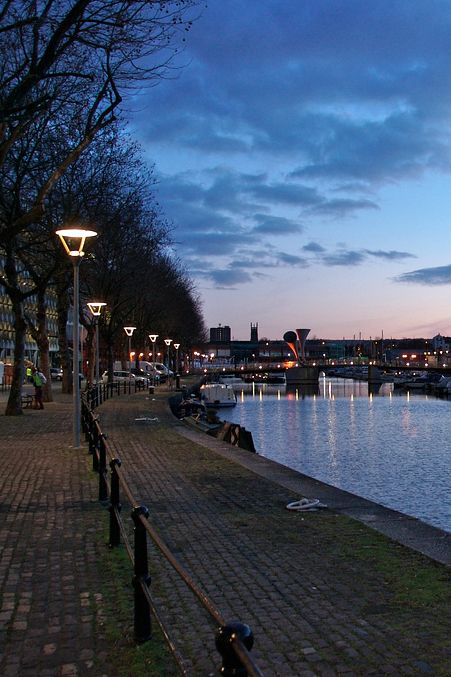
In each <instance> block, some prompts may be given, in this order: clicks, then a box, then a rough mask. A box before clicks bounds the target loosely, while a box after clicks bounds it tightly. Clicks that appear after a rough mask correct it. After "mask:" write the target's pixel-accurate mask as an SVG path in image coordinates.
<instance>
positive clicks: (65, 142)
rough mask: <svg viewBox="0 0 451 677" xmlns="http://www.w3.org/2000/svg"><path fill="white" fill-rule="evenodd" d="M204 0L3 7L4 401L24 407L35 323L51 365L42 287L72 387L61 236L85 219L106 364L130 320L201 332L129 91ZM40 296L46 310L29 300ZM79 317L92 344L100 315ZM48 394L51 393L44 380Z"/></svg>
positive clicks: (192, 337) (178, 38)
mask: <svg viewBox="0 0 451 677" xmlns="http://www.w3.org/2000/svg"><path fill="white" fill-rule="evenodd" d="M195 5H196V0H159V1H158V2H156V1H155V0H142V1H133V0H128V1H127V2H123V0H120V1H119V0H79V1H70V0H42V2H40V1H39V0H11V1H9V2H4V3H2V8H1V9H0V82H1V87H0V177H1V180H0V255H1V256H2V257H3V259H4V267H3V271H2V273H1V275H0V284H1V285H2V286H3V288H4V289H5V290H6V293H7V294H8V296H9V298H10V300H11V305H12V312H13V315H14V346H15V348H14V364H13V376H12V385H11V390H10V395H9V399H8V403H7V407H6V414H8V415H17V414H20V413H21V411H22V407H21V393H22V383H23V379H24V358H25V336H26V333H27V331H29V332H30V333H31V334H32V336H33V338H34V339H35V341H36V343H37V345H38V349H39V354H40V361H41V365H40V366H41V368H43V370H44V373H45V372H47V373H48V367H49V339H48V334H47V328H46V298H47V294H48V291H49V290H50V289H51V290H53V294H54V295H55V296H56V299H57V310H58V338H59V347H60V355H61V361H62V366H63V370H64V378H65V380H64V382H63V388H64V389H65V390H66V391H69V390H70V388H71V379H72V372H71V368H70V359H69V346H68V342H67V339H66V326H67V319H68V311H69V308H70V305H71V294H72V293H73V290H72V265H71V262H70V260H69V257H68V256H67V255H66V254H65V253H64V251H63V248H62V246H61V243H60V242H59V241H58V238H57V237H56V236H55V231H56V230H57V229H58V228H69V227H71V226H75V225H77V226H83V227H88V228H91V229H93V230H95V231H96V232H97V233H98V237H97V238H95V241H94V242H93V243H92V244H91V243H90V246H89V248H88V250H87V254H86V256H85V257H84V258H83V261H82V264H81V268H80V296H81V302H80V308H81V309H84V308H85V305H86V302H87V301H90V300H101V301H104V302H106V304H107V306H106V311H105V312H104V313H102V315H101V318H100V324H99V329H100V334H101V337H102V340H103V344H104V345H105V346H106V347H107V352H108V361H109V365H110V368H112V363H113V359H114V353H115V349H116V347H117V345H118V344H121V343H122V341H123V333H124V332H123V327H124V325H126V324H130V323H132V324H134V325H136V326H137V327H138V330H139V331H140V332H141V334H142V336H141V337H140V336H139V335H138V337H137V338H138V339H140V338H141V339H142V340H143V339H144V335H145V333H146V331H150V330H151V331H152V333H158V334H163V335H169V336H172V337H176V338H177V340H178V341H179V342H180V343H182V344H184V345H189V344H190V343H191V342H195V341H198V340H202V339H203V338H204V337H205V328H204V324H203V318H202V312H201V305H200V301H199V298H198V296H197V294H196V290H195V288H194V286H193V283H192V281H191V279H190V277H189V275H188V273H187V271H186V270H185V269H184V267H183V265H182V262H181V261H180V260H179V259H177V258H176V257H175V256H174V255H173V253H172V250H171V225H170V224H169V223H168V221H167V220H166V218H165V216H164V212H163V209H162V207H161V205H159V204H158V201H157V199H156V195H155V179H154V173H153V168H148V167H147V165H146V164H145V163H144V161H143V159H142V157H141V154H140V149H139V147H138V146H137V144H136V143H134V142H133V140H132V139H131V138H130V137H129V136H128V135H127V133H126V129H125V127H124V123H123V120H122V117H123V108H122V106H123V102H124V101H126V100H127V97H129V96H130V95H131V94H133V93H134V91H135V90H136V88H140V87H142V86H144V85H146V84H148V85H154V84H156V83H157V82H158V80H159V79H161V78H164V77H165V76H166V75H167V74H168V72H169V71H170V69H171V68H172V67H173V58H174V55H175V54H177V52H178V51H179V50H180V49H182V48H183V41H184V39H185V37H184V36H185V34H186V31H188V30H189V28H190V26H191V24H192V21H193V18H194V14H193V12H194V9H195ZM30 299H33V301H34V305H35V308H36V315H35V316H31V315H30V314H29V313H27V302H29V300H30ZM80 321H81V322H82V323H84V324H85V325H86V327H87V331H88V340H87V344H88V346H90V345H92V335H93V325H92V323H91V322H90V321H89V320H88V319H87V317H86V314H85V313H84V312H81V317H80ZM48 384H49V386H48V392H47V398H49V399H50V398H51V389H50V379H48Z"/></svg>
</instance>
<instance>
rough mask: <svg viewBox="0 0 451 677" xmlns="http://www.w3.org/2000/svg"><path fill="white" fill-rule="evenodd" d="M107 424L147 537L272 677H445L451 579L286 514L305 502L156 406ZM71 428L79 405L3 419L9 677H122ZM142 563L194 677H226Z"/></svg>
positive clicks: (125, 407) (193, 621)
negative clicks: (241, 634)
mask: <svg viewBox="0 0 451 677" xmlns="http://www.w3.org/2000/svg"><path fill="white" fill-rule="evenodd" d="M98 414H99V417H100V423H101V427H102V429H103V430H104V431H105V432H106V433H107V436H108V440H107V444H108V446H109V449H110V450H111V452H112V453H113V454H114V455H117V456H119V457H120V458H121V461H122V469H123V470H124V473H125V474H126V476H127V481H128V482H129V484H130V487H131V491H132V493H133V495H134V497H135V498H136V501H137V502H138V503H141V504H144V505H146V506H147V508H148V509H149V512H150V517H149V521H150V523H151V524H152V525H154V526H155V527H156V528H157V529H158V532H159V533H160V534H161V536H162V538H163V539H164V540H165V542H166V543H167V544H168V545H169V547H170V548H171V550H172V551H173V553H174V554H175V555H176V557H177V559H178V560H179V562H181V564H182V565H183V566H184V567H185V568H186V570H187V571H188V572H189V574H190V575H191V576H192V578H193V579H194V581H195V582H196V583H197V584H198V585H199V586H200V587H201V588H202V589H203V590H204V591H205V593H206V594H207V595H208V596H209V598H210V599H211V600H212V602H213V604H214V605H215V606H216V607H217V609H218V610H219V611H220V613H221V615H222V616H223V617H224V618H226V619H227V620H240V621H242V622H244V623H247V624H249V625H250V627H251V628H252V630H253V633H254V636H255V645H254V648H253V651H252V654H253V656H254V658H255V660H256V662H257V664H258V666H259V668H260V669H261V670H262V672H263V673H264V674H265V675H266V676H269V675H274V676H279V675H280V676H281V677H292V676H293V677H294V676H299V677H303V676H305V677H307V676H315V675H318V676H324V677H328V676H331V677H332V676H334V675H361V676H364V675H423V674H425V675H451V669H450V667H449V666H450V664H451V650H450V645H449V639H450V634H451V633H450V629H451V627H450V623H449V616H448V617H447V616H446V614H447V611H448V610H449V607H448V606H447V600H446V598H445V595H446V590H447V588H446V587H445V586H446V581H445V575H446V573H447V568H446V567H445V566H443V565H440V564H437V563H434V562H431V561H430V560H428V559H427V558H425V557H423V556H421V555H419V554H417V553H414V552H412V551H410V550H408V549H406V548H404V547H402V546H399V545H397V544H396V543H392V542H389V541H388V540H387V539H386V538H385V537H383V536H381V535H379V534H376V533H375V532H373V531H372V530H370V529H368V528H367V527H365V526H364V525H362V524H360V523H358V522H356V521H354V520H351V519H349V518H348V517H346V516H343V515H337V514H335V513H333V512H332V511H329V510H324V511H320V512H316V513H303V514H300V513H292V512H289V511H287V510H286V509H285V506H286V504H287V503H288V502H290V501H292V500H296V499H298V498H299V495H294V494H293V493H290V492H289V491H288V490H287V489H286V488H283V487H281V486H279V485H277V484H276V483H274V482H272V481H271V480H269V479H265V478H263V477H260V476H257V475H256V474H255V473H253V472H251V471H250V470H247V469H246V468H243V467H242V466H240V465H238V464H236V463H234V462H231V461H230V460H228V459H226V458H224V457H223V456H221V455H219V454H216V453H215V452H214V450H211V449H209V448H207V447H206V446H204V445H203V444H202V437H199V442H197V441H193V440H190V439H187V438H186V437H185V436H184V435H182V434H181V428H180V426H181V424H180V423H179V422H177V421H175V420H174V419H172V417H171V415H170V414H169V412H168V409H167V406H166V398H165V395H164V394H162V393H161V394H158V395H157V396H155V397H153V396H148V395H147V394H145V393H141V394H138V395H136V396H131V397H120V398H117V399H114V400H109V401H108V402H105V403H104V404H103V405H102V406H101V407H100V409H99V410H98ZM70 422H71V407H70V401H67V402H64V401H58V402H54V403H51V404H49V405H47V406H46V409H45V410H44V411H43V412H41V411H32V410H26V411H25V413H24V415H23V416H22V417H4V416H2V415H0V453H1V455H2V461H3V462H2V473H1V475H0V501H1V503H0V512H1V514H2V519H1V523H0V545H1V559H0V591H1V596H2V597H1V610H0V621H1V625H0V627H1V628H2V629H1V630H0V651H1V655H0V675H2V677H13V676H16V675H18V676H20V677H22V676H27V675H30V676H31V675H37V676H48V677H51V676H53V675H55V676H56V675H68V676H71V677H72V676H76V675H108V676H110V675H116V674H117V672H116V667H115V665H114V664H110V663H109V661H110V658H109V645H108V638H107V637H106V634H105V620H106V619H105V613H106V607H105V599H104V596H105V582H104V578H103V577H102V573H103V572H102V570H101V568H102V567H101V564H100V562H101V557H102V556H103V557H104V556H105V553H104V552H103V553H102V552H100V551H101V549H102V543H101V541H100V540H99V538H98V531H99V528H101V527H99V522H102V520H104V523H106V522H107V519H108V513H107V512H106V510H105V508H104V507H102V506H100V505H99V503H98V502H97V501H96V498H97V486H96V481H95V475H94V474H93V473H92V472H91V471H90V464H89V458H88V457H87V455H86V453H85V450H76V449H73V448H70V446H69V444H70V439H68V438H70V437H71V423H70ZM122 502H123V509H122V515H123V519H124V521H127V522H130V520H128V519H127V518H128V516H129V513H130V506H129V505H127V503H126V501H125V499H124V497H123V496H122ZM122 547H123V546H122ZM149 550H150V559H149V566H150V573H151V576H152V585H151V589H152V595H153V597H154V600H155V602H156V604H157V605H158V607H159V608H160V610H161V613H162V616H163V617H164V618H165V620H166V621H167V622H168V624H169V627H170V628H171V635H172V638H173V639H174V641H175V642H176V644H177V646H178V648H179V650H180V652H181V654H182V655H183V656H184V657H185V661H186V663H185V664H186V666H187V673H188V674H191V675H193V676H195V677H203V676H206V675H213V674H217V667H218V663H219V658H218V654H217V652H216V650H215V647H214V633H215V627H214V624H213V623H212V622H211V619H210V618H209V616H208V614H207V613H206V612H205V611H204V609H203V608H202V606H201V605H200V604H199V602H198V601H197V599H195V598H194V597H193V595H192V593H190V592H188V591H187V589H186V586H185V585H184V584H183V583H182V582H181V581H180V580H179V577H178V575H177V574H176V573H175V572H174V571H173V570H172V568H171V567H168V566H167V564H166V563H165V562H164V560H163V558H162V557H161V555H160V554H159V552H158V551H157V550H156V548H155V547H154V546H153V545H151V546H150V548H149ZM423 581H424V583H423ZM448 590H449V588H448ZM111 592H112V594H114V592H113V591H111ZM130 622H131V621H130ZM121 674H129V676H130V677H134V673H133V670H132V669H131V668H130V672H129V673H124V672H123V673H121ZM162 674H163V673H162ZM165 674H168V675H170V674H174V675H175V674H177V673H176V672H175V669H174V672H173V673H172V672H166V673H165Z"/></svg>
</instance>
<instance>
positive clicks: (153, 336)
mask: <svg viewBox="0 0 451 677" xmlns="http://www.w3.org/2000/svg"><path fill="white" fill-rule="evenodd" d="M149 338H150V340H151V341H152V343H155V341H156V340H157V338H158V334H149Z"/></svg>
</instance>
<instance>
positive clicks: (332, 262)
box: [322, 250, 365, 266]
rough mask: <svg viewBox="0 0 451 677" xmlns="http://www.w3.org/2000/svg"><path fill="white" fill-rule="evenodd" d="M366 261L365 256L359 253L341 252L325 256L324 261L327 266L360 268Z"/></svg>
mask: <svg viewBox="0 0 451 677" xmlns="http://www.w3.org/2000/svg"><path fill="white" fill-rule="evenodd" d="M364 260H365V254H364V253H363V252H358V251H351V250H348V251H339V252H336V253H334V254H325V255H324V256H323V257H322V261H323V263H324V264H325V265H327V266H358V265H359V264H361V263H363V261H364Z"/></svg>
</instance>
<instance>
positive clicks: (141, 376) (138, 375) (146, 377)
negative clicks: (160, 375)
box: [131, 367, 152, 386]
mask: <svg viewBox="0 0 451 677" xmlns="http://www.w3.org/2000/svg"><path fill="white" fill-rule="evenodd" d="M131 372H132V374H133V375H134V377H135V379H136V380H138V381H141V382H142V383H144V385H146V386H147V385H149V384H150V382H151V380H152V377H151V375H150V374H148V372H146V371H144V369H138V368H137V367H132V369H131Z"/></svg>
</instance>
